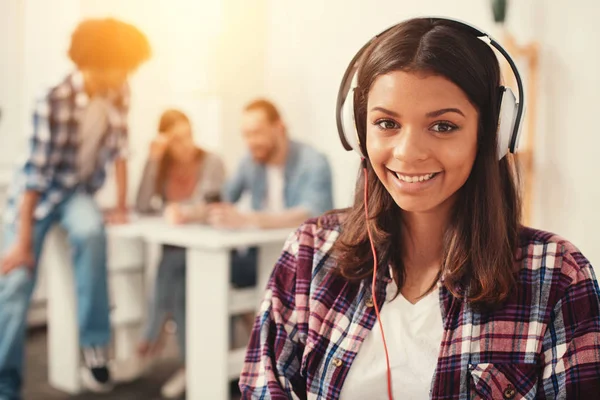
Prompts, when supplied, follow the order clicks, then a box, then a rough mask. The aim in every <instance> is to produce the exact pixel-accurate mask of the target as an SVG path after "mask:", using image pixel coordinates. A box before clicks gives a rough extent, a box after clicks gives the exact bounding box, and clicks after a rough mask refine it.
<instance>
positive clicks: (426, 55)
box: [333, 18, 521, 307]
mask: <svg viewBox="0 0 600 400" xmlns="http://www.w3.org/2000/svg"><path fill="white" fill-rule="evenodd" d="M398 70H402V71H406V72H422V73H428V74H435V75H439V76H443V77H445V78H447V79H449V80H450V81H452V82H453V83H454V84H456V85H457V86H458V87H460V88H461V89H462V90H463V91H464V93H465V94H466V95H467V97H468V98H469V100H470V101H471V103H472V104H473V105H474V106H475V107H476V109H477V110H478V112H479V123H478V136H477V155H476V158H475V162H474V164H473V169H472V170H471V173H470V175H469V177H468V179H467V181H466V182H465V184H464V185H463V187H462V188H461V189H460V191H459V197H458V199H457V201H456V203H455V205H454V208H453V210H452V214H451V218H450V222H449V224H448V226H447V228H446V231H445V233H444V239H443V258H442V266H441V271H440V274H439V276H438V279H439V278H440V277H442V276H443V283H444V285H445V286H446V288H447V289H448V290H449V291H450V292H451V293H452V294H453V295H454V296H456V297H462V298H465V299H466V300H468V301H470V302H471V303H472V304H474V305H475V306H481V307H491V306H494V305H497V304H500V303H501V302H502V301H503V300H504V299H506V297H507V296H508V294H509V293H510V291H511V290H512V289H513V287H514V285H515V281H516V280H515V265H516V264H515V254H516V248H517V245H518V236H519V229H520V210H521V207H520V197H519V192H518V189H517V187H518V186H517V182H518V176H517V171H516V169H515V167H514V165H515V164H514V159H513V156H512V155H508V156H506V157H504V158H503V159H502V160H501V161H498V158H497V150H496V146H497V144H496V143H497V126H498V110H499V85H500V80H501V78H500V68H499V65H498V60H497V59H496V56H495V54H494V52H493V50H492V49H491V48H490V46H489V45H487V44H486V43H484V42H483V41H481V40H480V39H478V38H476V37H475V36H473V34H472V33H470V32H467V31H465V30H464V28H461V26H460V25H459V24H456V23H454V22H452V21H445V20H433V19H427V18H419V19H412V20H409V21H406V22H404V23H402V24H400V25H398V26H396V27H394V28H392V29H391V30H390V31H389V32H387V33H386V34H384V35H383V36H381V37H379V38H378V39H377V40H376V41H375V42H374V43H373V44H372V45H371V46H370V48H369V49H367V51H366V52H365V54H364V55H363V56H362V59H361V61H360V64H359V73H358V85H359V86H358V90H357V91H356V93H355V107H356V109H355V114H356V122H357V127H358V134H359V138H360V142H361V146H362V151H363V154H368V153H367V148H366V146H365V144H366V142H367V140H366V115H367V97H368V94H369V90H370V88H371V85H372V84H373V82H374V81H375V79H376V78H377V77H378V76H380V75H384V74H387V73H390V72H392V71H398ZM367 173H368V188H367V189H368V191H369V203H368V209H369V216H370V218H369V220H368V221H367V220H366V219H365V215H364V206H365V204H364V200H363V191H364V186H365V180H364V178H363V176H362V174H361V175H360V177H359V179H358V182H357V185H356V195H355V199H354V204H353V206H352V207H350V208H349V209H347V210H345V211H344V213H343V214H344V215H345V216H344V218H343V220H342V229H341V234H340V237H339V239H338V240H337V241H336V243H335V245H334V248H333V255H334V257H335V258H336V261H337V263H338V266H339V272H340V273H341V274H342V275H343V276H344V277H346V278H347V279H350V280H352V281H360V280H364V279H368V278H371V277H372V275H373V256H372V254H371V247H370V243H369V238H368V235H367V226H366V224H367V223H368V224H369V225H370V227H371V229H372V232H373V239H374V243H375V246H376V250H377V254H378V258H379V260H380V267H379V268H378V270H379V271H382V272H384V271H385V270H387V268H388V265H391V267H392V270H393V278H394V280H395V281H396V283H397V286H398V288H402V286H403V283H404V281H405V272H404V266H403V261H402V260H403V254H402V246H401V245H400V243H401V236H402V235H403V234H405V232H404V231H403V229H402V223H401V219H402V210H401V209H400V208H399V207H398V205H397V204H396V203H395V202H394V200H393V199H392V197H391V195H390V194H389V193H388V192H387V190H386V189H385V187H384V186H383V184H382V183H381V182H380V181H379V178H378V177H377V175H376V174H375V172H374V170H373V168H372V166H371V165H370V163H369V162H368V159H367ZM432 288H433V286H432ZM465 289H466V290H465Z"/></svg>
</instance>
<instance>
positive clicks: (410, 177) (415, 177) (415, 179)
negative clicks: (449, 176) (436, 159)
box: [396, 172, 435, 183]
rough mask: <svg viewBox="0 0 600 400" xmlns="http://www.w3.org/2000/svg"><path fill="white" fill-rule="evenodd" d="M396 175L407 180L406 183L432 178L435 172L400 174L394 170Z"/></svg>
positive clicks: (402, 179)
mask: <svg viewBox="0 0 600 400" xmlns="http://www.w3.org/2000/svg"><path fill="white" fill-rule="evenodd" d="M396 176H397V177H398V179H400V180H401V181H404V182H408V183H416V182H424V181H428V180H430V179H431V178H433V177H434V176H435V173H433V174H426V175H421V176H406V175H401V174H399V173H398V172H396Z"/></svg>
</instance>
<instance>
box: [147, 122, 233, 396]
mask: <svg viewBox="0 0 600 400" xmlns="http://www.w3.org/2000/svg"><path fill="white" fill-rule="evenodd" d="M158 132H159V133H158V136H157V137H156V138H155V139H154V140H153V141H152V143H151V145H150V155H149V157H148V160H147V162H146V166H145V168H144V174H143V177H142V181H141V184H140V187H139V191H138V195H137V202H136V203H137V210H138V211H139V212H140V213H157V212H162V213H163V214H164V217H165V219H166V220H167V221H168V222H169V223H172V224H185V223H191V222H204V221H205V220H206V216H207V203H209V202H211V201H216V200H218V197H219V195H220V192H221V187H222V184H223V182H224V180H225V169H224V167H223V163H222V161H221V159H220V158H219V157H218V156H217V155H215V154H212V153H210V152H208V151H206V150H203V149H201V148H199V147H197V146H196V145H195V144H194V140H193V136H192V128H191V125H190V121H189V119H188V117H187V116H186V115H185V114H183V113H182V112H180V111H178V110H167V111H165V112H164V113H163V114H162V116H161V118H160V123H159V128H158ZM185 269H186V262H185V249H184V248H181V247H177V246H169V245H165V246H163V248H162V258H161V260H160V264H159V266H158V272H157V276H156V280H155V288H154V294H153V297H152V299H151V305H150V315H149V318H148V321H147V324H146V327H145V329H144V333H143V340H142V342H141V343H140V345H139V347H138V352H139V354H140V356H142V357H148V356H151V355H154V354H155V353H156V352H157V351H158V349H159V347H160V346H159V338H160V332H161V331H162V327H163V325H164V323H165V322H166V318H167V316H168V315H171V316H172V317H173V319H174V321H175V323H176V324H177V342H178V345H179V354H180V357H181V359H182V361H183V362H185V293H186V283H185V282H186V281H185V276H186V271H185ZM184 390H185V369H184V368H181V369H180V370H179V371H177V373H176V374H175V375H174V376H173V377H172V378H171V379H170V380H169V381H168V382H167V383H166V384H165V385H163V387H162V394H163V396H164V397H167V398H176V397H179V396H181V394H182V393H183V392H184Z"/></svg>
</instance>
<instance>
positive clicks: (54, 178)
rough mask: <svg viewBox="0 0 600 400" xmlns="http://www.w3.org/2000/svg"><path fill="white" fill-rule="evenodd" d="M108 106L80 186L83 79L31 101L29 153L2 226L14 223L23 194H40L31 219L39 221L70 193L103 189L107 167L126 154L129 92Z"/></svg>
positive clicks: (11, 192)
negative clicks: (95, 149) (92, 158)
mask: <svg viewBox="0 0 600 400" xmlns="http://www.w3.org/2000/svg"><path fill="white" fill-rule="evenodd" d="M109 100H110V101H109V103H110V105H111V106H110V107H109V109H108V115H107V117H108V118H107V120H108V128H107V132H106V133H105V134H104V136H103V139H102V141H101V142H100V145H99V149H98V152H97V159H96V166H95V168H94V171H93V172H92V174H91V175H90V177H89V178H88V179H87V180H86V181H85V182H80V181H79V177H78V174H77V151H78V148H79V142H80V137H79V135H80V133H79V123H80V119H81V116H82V114H83V112H84V111H85V108H86V107H87V105H88V103H89V97H88V95H87V93H86V92H85V90H84V82H83V76H82V74H81V73H80V72H75V73H73V74H71V75H69V76H67V77H66V78H65V80H64V81H62V82H61V83H60V84H59V85H58V86H55V87H54V88H52V89H51V90H50V91H49V92H48V93H47V94H46V95H45V96H44V97H43V98H41V99H39V100H38V101H36V105H35V111H34V114H33V134H32V135H31V138H30V140H29V152H28V154H27V156H26V159H25V160H24V161H23V162H21V163H20V165H19V167H18V171H17V172H16V174H15V178H14V180H13V182H12V185H11V188H10V190H9V199H8V205H7V208H6V213H5V215H4V218H5V222H9V223H11V222H14V221H15V219H16V216H17V214H18V206H19V201H20V198H21V196H22V194H23V193H24V192H25V191H26V190H33V191H36V192H39V193H40V199H39V201H38V204H37V206H36V209H35V212H34V218H35V219H36V220H40V219H43V218H45V217H46V216H48V214H50V213H51V212H52V210H53V209H54V208H55V207H56V206H57V205H58V204H60V202H61V201H63V200H64V199H65V198H66V197H68V195H69V194H71V193H72V192H73V191H75V190H84V191H85V192H87V193H90V194H93V193H94V192H96V191H97V190H98V189H99V188H100V187H102V185H103V183H104V180H105V178H106V171H105V169H106V165H107V164H109V163H110V162H112V161H114V160H115V159H117V158H119V157H123V158H124V157H125V156H126V153H127V143H128V135H127V113H128V110H129V88H128V86H127V85H124V86H123V88H122V89H121V90H120V91H119V93H115V94H114V95H112V96H111V97H110V98H109Z"/></svg>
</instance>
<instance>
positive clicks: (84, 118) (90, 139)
mask: <svg viewBox="0 0 600 400" xmlns="http://www.w3.org/2000/svg"><path fill="white" fill-rule="evenodd" d="M108 107H109V103H108V100H107V99H105V98H103V97H100V96H96V97H93V98H91V99H90V102H89V103H88V105H87V107H86V108H85V109H84V110H83V113H82V115H81V119H80V120H79V148H78V150H77V172H78V175H79V181H80V182H85V181H86V180H87V179H88V178H89V177H90V175H92V173H93V172H94V169H95V168H96V163H97V162H98V148H99V147H100V143H101V142H102V138H103V137H104V134H105V133H106V130H107V129H108Z"/></svg>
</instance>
